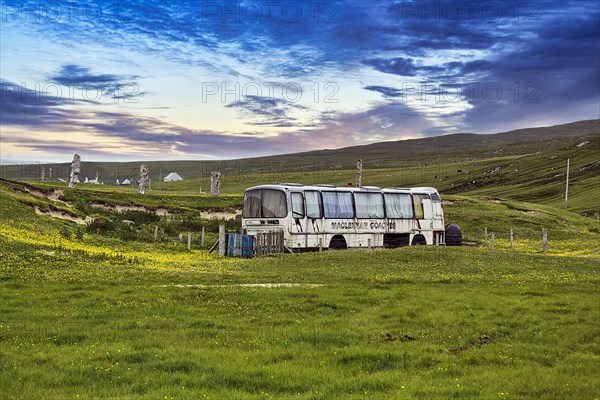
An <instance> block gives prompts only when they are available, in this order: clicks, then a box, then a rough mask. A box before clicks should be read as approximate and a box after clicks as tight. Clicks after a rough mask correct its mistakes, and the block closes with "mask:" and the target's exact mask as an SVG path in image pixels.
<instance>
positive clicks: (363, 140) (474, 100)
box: [0, 0, 600, 162]
mask: <svg viewBox="0 0 600 400" xmlns="http://www.w3.org/2000/svg"><path fill="white" fill-rule="evenodd" d="M599 12H600V5H599V2H597V1H564V0H561V1H554V0H543V1H501V0H498V1H473V0H469V1H375V0H373V1H364V0H361V1H356V0H348V1H325V0H305V1H287V0H272V1H271V0H266V1H255V0H252V1H250V0H243V1H217V0H207V1H204V0H198V1H186V0H182V1H166V0H160V1H144V2H141V1H140V2H136V1H127V2H126V1H73V0H71V1H47V2H41V1H10V0H6V1H4V0H2V1H1V23H2V30H1V47H0V55H1V60H2V63H1V75H0V79H1V84H2V99H1V101H0V107H1V108H0V111H1V114H0V124H1V138H0V145H1V147H0V156H1V158H2V160H3V161H4V162H10V161H16V160H19V161H69V160H70V159H72V155H73V153H76V152H77V153H79V154H81V155H82V158H83V159H84V160H157V159H230V158H240V157H253V156H260V155H270V154H280V153H291V152H299V151H305V150H313V149H322V148H336V147H344V146H351V145H360V144H368V143H373V142H379V141H385V140H399V139H407V138H416V137H427V136H435V135H442V134H448V133H456V132H473V133H494V132H500V131H506V130H510V129H516V128H521V127H530V126H545V125H554V124H559V123H565V122H571V121H576V120H582V119H593V118H600V115H599V113H600V111H599V109H600V98H599V96H600V95H599V91H600V78H599V77H600V31H599V26H600V17H599Z"/></svg>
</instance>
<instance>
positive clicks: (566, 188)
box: [565, 158, 571, 208]
mask: <svg viewBox="0 0 600 400" xmlns="http://www.w3.org/2000/svg"><path fill="white" fill-rule="evenodd" d="M570 164H571V159H570V158H567V184H566V185H565V208H567V204H568V202H569V167H570Z"/></svg>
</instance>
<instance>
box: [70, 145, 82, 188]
mask: <svg viewBox="0 0 600 400" xmlns="http://www.w3.org/2000/svg"><path fill="white" fill-rule="evenodd" d="M80 171H81V156H80V155H79V154H75V156H73V162H72V163H71V178H70V180H69V187H70V188H71V189H75V188H76V187H77V183H78V182H79V172H80Z"/></svg>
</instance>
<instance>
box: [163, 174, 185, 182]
mask: <svg viewBox="0 0 600 400" xmlns="http://www.w3.org/2000/svg"><path fill="white" fill-rule="evenodd" d="M182 180H183V178H182V177H181V176H180V175H179V174H178V173H177V172H171V173H170V174H169V175H167V176H165V178H164V179H163V182H173V181H182Z"/></svg>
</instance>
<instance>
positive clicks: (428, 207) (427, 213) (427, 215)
mask: <svg viewBox="0 0 600 400" xmlns="http://www.w3.org/2000/svg"><path fill="white" fill-rule="evenodd" d="M421 196H422V202H423V220H424V221H422V222H421V227H422V228H423V229H433V204H432V202H431V198H430V197H429V195H428V194H423V195H421Z"/></svg>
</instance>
